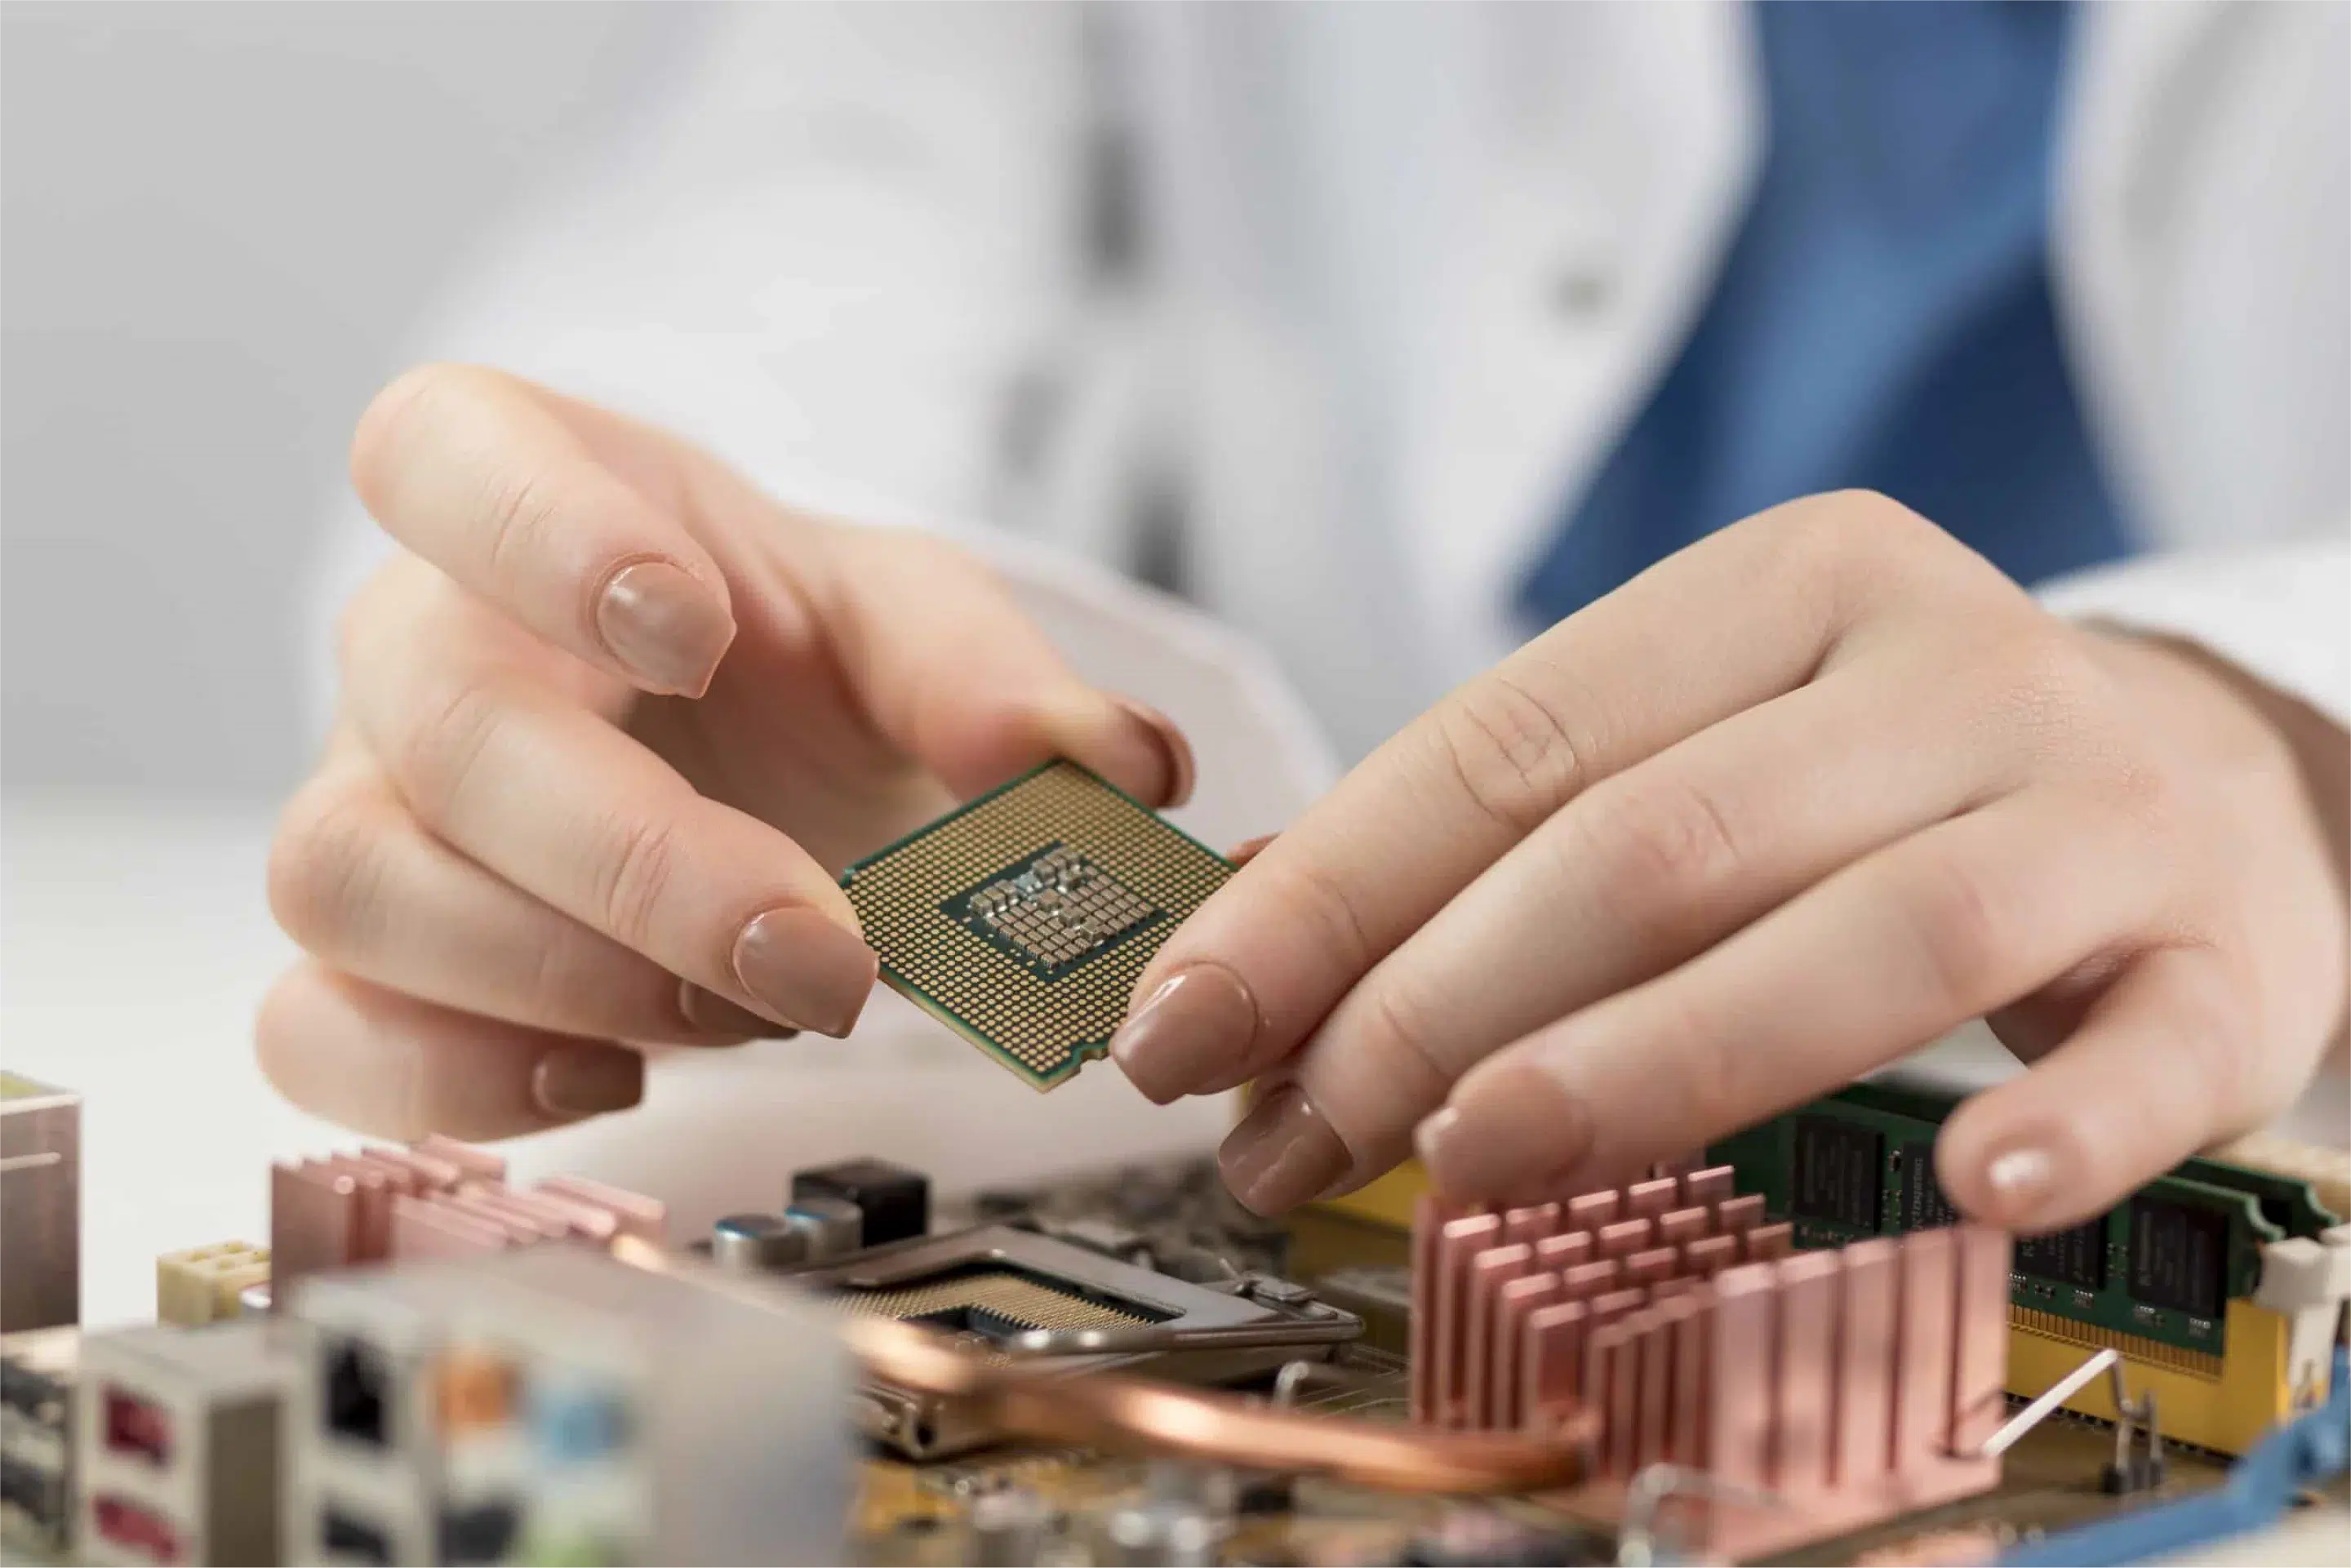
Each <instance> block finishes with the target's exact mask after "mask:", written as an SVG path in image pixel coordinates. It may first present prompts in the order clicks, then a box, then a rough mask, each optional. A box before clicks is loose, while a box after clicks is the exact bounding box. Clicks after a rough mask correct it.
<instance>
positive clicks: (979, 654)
mask: <svg viewBox="0 0 2351 1568" xmlns="http://www.w3.org/2000/svg"><path fill="white" fill-rule="evenodd" d="M822 532H823V534H824V536H825V544H824V547H823V554H824V555H825V556H826V558H827V559H826V560H825V562H824V569H825V570H823V573H822V577H823V580H822V582H821V583H820V584H818V585H813V586H816V587H817V588H818V590H819V591H818V592H817V594H816V595H814V597H817V598H818V599H819V600H820V602H821V604H822V610H821V612H820V613H821V615H822V617H823V619H824V621H825V622H826V626H827V631H828V632H829V633H830V639H831V643H832V644H833V647H834V650H835V652H836V653H837V655H838V656H839V658H840V659H841V668H842V674H843V675H844V676H845V678H846V679H847V681H848V682H849V684H850V685H851V687H852V690H853V691H854V693H855V695H856V696H857V698H858V700H859V701H860V702H861V703H862V705H863V707H864V709H865V712H866V715H867V716H868V718H869V719H870V720H871V721H872V724H873V726H874V727H876V728H877V729H879V730H880V731H881V732H882V734H883V736H884V737H886V738H888V739H889V740H890V741H891V742H892V743H893V745H895V746H897V747H899V748H900V749H901V750H903V751H904V752H905V753H906V754H908V755H909V756H911V757H913V758H915V759H916V760H917V761H919V762H920V763H922V764H923V765H924V766H925V768H928V769H929V770H930V771H931V772H932V773H934V774H935V775H936V776H937V777H938V778H939V779H941V780H942V781H943V782H945V783H946V786H947V788H948V789H952V790H953V791H954V792H955V793H956V795H958V796H963V797H968V796H972V795H976V794H979V793H981V792H982V791H984V790H987V789H993V788H994V787H995V786H997V785H998V784H1001V783H1002V782H1004V781H1005V780H1006V779H1010V778H1012V777H1014V776H1015V775H1017V774H1019V773H1021V772H1023V771H1025V770H1026V769H1028V768H1033V767H1035V766H1036V765H1037V764H1039V763H1040V762H1044V761H1046V760H1048V759H1050V758H1054V757H1066V758H1070V759H1071V761H1073V762H1077V763H1081V764H1082V765H1083V766H1085V767H1087V768H1092V770H1093V771H1094V772H1096V773H1098V774H1100V775H1102V778H1104V779H1108V780H1109V781H1110V782H1111V783H1113V784H1114V785H1116V786H1118V788H1120V789H1123V790H1125V791H1126V792H1127V793H1128V794H1130V795H1132V796H1134V798H1135V799H1136V800H1140V801H1142V802H1143V803H1144V804H1145V805H1147V806H1154V807H1168V806H1178V805H1181V804H1183V803H1184V801H1185V800H1188V799H1189V798H1190V796H1191V793H1192V782H1193V761H1192V747H1191V744H1190V742H1188V741H1187V740H1186V739H1185V737H1184V733H1183V731H1181V730H1179V729H1178V728H1176V727H1175V724H1174V722H1173V721H1171V720H1170V719H1169V718H1168V717H1167V716H1165V715H1164V714H1162V713H1160V712H1159V711H1158V710H1156V709H1155V708H1153V707H1150V706H1147V705H1145V704H1144V703H1141V702H1138V701H1136V700H1135V699H1134V698H1132V697H1128V696H1124V695H1120V694H1117V693H1113V692H1106V691H1103V690H1102V689H1101V688H1100V687H1098V686H1093V685H1088V684H1087V683H1086V682H1085V681H1083V680H1081V678H1080V677H1079V676H1078V674H1077V673H1076V672H1075V671H1073V670H1071V668H1070V666H1069V665H1068V664H1066V663H1064V662H1063V660H1062V659H1061V654H1060V653H1057V652H1055V651H1054V648H1053V645H1052V643H1050V642H1049V641H1048V640H1047V639H1046V637H1045V634H1044V632H1042V631H1041V630H1040V629H1039V627H1038V626H1037V624H1036V623H1035V622H1032V621H1031V620H1029V617H1028V615H1027V614H1026V612H1023V611H1022V610H1021V609H1020V608H1019V605H1018V604H1016V603H1014V601H1013V600H1012V597H1011V595H1010V594H1009V593H1008V591H1006V589H1005V587H1004V584H1003V583H1002V582H1001V581H1000V580H998V578H997V576H996V574H995V573H994V572H992V571H990V570H988V569H987V567H986V566H985V565H984V564H982V563H981V562H979V561H978V560H977V559H973V558H972V557H971V556H970V555H968V554H967V553H966V552H965V551H963V550H961V549H957V548H956V547H955V546H953V545H950V544H947V543H946V542H945V541H943V540H941V539H938V538H933V537H931V536H928V535H924V534H916V533H910V532H904V531H901V530H898V529H895V528H856V527H846V526H841V525H828V526H826V527H824V528H823V529H822Z"/></svg>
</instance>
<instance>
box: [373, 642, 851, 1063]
mask: <svg viewBox="0 0 2351 1568" xmlns="http://www.w3.org/2000/svg"><path fill="white" fill-rule="evenodd" d="M466 613H467V610H466V607H465V606H464V605H462V604H461V605H456V606H444V607H442V610H441V612H439V613H424V614H421V615H420V616H419V618H418V622H419V623H420V624H421V625H422V626H423V627H424V628H425V629H426V630H427V631H428V632H430V634H429V635H425V636H423V637H414V636H411V637H404V638H403V637H402V631H403V627H402V623H401V622H398V621H396V620H388V621H386V622H382V623H371V625H369V626H367V627H364V628H362V629H361V630H360V632H356V633H355V635H360V636H372V637H384V638H392V639H395V640H396V641H395V642H394V643H392V644H390V645H386V646H381V647H378V648H376V649H373V650H372V651H369V650H361V651H360V654H359V656H355V657H354V658H353V659H352V660H351V661H350V674H349V676H348V683H349V691H348V700H349V703H350V715H351V717H352V720H353V723H354V725H355V727H356V728H357V730H358V731H359V733H360V736H361V737H363V738H364V739H365V741H366V743H367V746H368V748H369V749H370V750H371V752H373V753H374V754H375V756H376V757H377V758H381V761H382V764H383V767H384V770H385V772H386V774H387V775H388V776H389V777H390V779H392V784H393V787H394V788H395V789H398V790H399V792H400V795H401V798H402V800H403V801H404V802H405V803H406V805H407V807H408V809H409V810H410V811H411V812H412V813H413V815H414V816H415V817H416V819H417V821H419V822H420V823H421V824H422V825H423V827H424V828H425V830H426V831H429V832H431V833H432V834H433V835H434V837H436V838H438V839H440V840H442V841H444V842H445V843H447V844H449V845H450V846H451V847H453V848H454V849H455V850H457V851H458V852H461V853H463V854H465V856H467V857H468V858H470V859H472V860H474V861H475V862H478V863H480V864H481V865H483V866H485V867H486V868H488V869H489V870H490V871H491V872H493V873H496V874H497V875H498V876H499V877H500V878H502V879H504V880H505V881H507V882H508V883H512V884H514V885H515V886H516V887H517V888H519V889H521V890H522V891H523V892H525V893H527V894H530V895H531V896H532V897H534V898H537V899H538V900H539V901H540V902H542V903H545V904H550V905H552V906H553V907H554V908H556V909H558V910H559V911H561V912H562V913H564V914H566V915H569V916H571V918H573V919H574V920H577V921H580V923H582V924H583V925H588V926H589V927H590V928H591V929H593V930H596V931H599V932H601V933H602V934H604V935H605V936H609V937H611V938H612V939H613V940H614V941H617V942H619V943H620V944H621V945H622V946H626V947H629V948H632V949H633V950H635V951H636V952H638V953H641V954H643V956H646V957H647V958H650V959H652V960H653V962H654V963H655V964H658V965H659V966H661V967H663V968H665V969H667V970H669V971H670V972H671V973H673V974H675V975H679V976H682V977H684V978H685V979H688V980H691V981H693V982H694V983H695V984H696V985H698V986H701V987H703V988H705V989H707V990H711V991H715V992H716V993H717V994H719V995H720V996H723V997H726V998H729V999H730V1000H732V1001H735V1002H737V1004H739V1005H742V1006H745V1007H748V1008H750V1009H752V1010H753V1011H755V1012H758V1013H760V1014H762V1015H763V1016H766V1017H768V1018H771V1019H774V1020H775V1021H776V1022H778V1023H781V1024H785V1025H788V1026H790V1027H792V1028H796V1029H808V1030H817V1031H819V1032H820V1033H824V1034H832V1035H841V1034H846V1033H847V1032H848V1031H849V1030H850V1028H851V1026H852V1024H854V1023H855V1021H856V1019H857V1015H858V1013H859V1011H860V1010H861V1009H862V1008H863V1006H864V1001H865V997H866V995H867V993H868V992H869V991H870V990H871V989H872V983H873V977H874V972H875V959H874V956H873V952H872V949H871V948H869V947H867V946H865V944H864V942H863V940H862V938H861V937H860V936H858V935H857V922H856V916H855V915H854V914H852V912H851V910H850V907H849V902H848V900H847V899H846V898H845V897H844V896H842V894H841V890H840V888H839V887H838V886H837V885H835V883H834V882H833V879H832V878H831V875H829V874H828V873H826V872H825V870H824V869H823V867H821V866H820V865H819V864H818V863H817V862H815V861H814V860H812V859H811V858H810V856H809V855H808V854H807V853H806V852H804V851H803V850H802V849H801V848H800V847H799V845H798V844H796V843H794V842H793V841H791V840H790V839H789V838H788V837H786V836H785V835H784V834H782V833H779V832H778V831H776V830H775V829H773V828H771V827H769V826H768V824H766V823H765V822H762V821H758V819H757V818H755V817H752V816H749V815H747V814H746V813H745V812H742V811H738V810H735V809H734V808H732V807H730V806H725V805H721V804H720V803H718V802H717V801H715V800H707V799H705V797H703V796H701V795H699V794H697V793H695V790H694V789H693V788H692V787H691V786H690V785H688V784H687V783H686V781H685V780H684V779H682V778H680V777H679V776H678V775H677V773H676V772H675V771H674V770H673V769H672V768H670V767H669V766H668V765H667V764H665V763H664V762H663V761H662V760H661V759H660V758H657V757H655V756H654V755H653V753H652V752H650V751H648V750H646V749H645V748H644V747H643V746H642V745H640V744H639V743H638V742H636V741H635V740H633V739H632V738H631V737H628V736H626V735H623V734H622V733H621V732H620V731H619V730H617V729H614V728H613V727H611V726H610V725H608V724H606V723H604V722H603V721H602V720H601V719H600V718H598V717H597V716H595V715H593V714H591V713H590V712H589V711H587V710H586V709H584V708H583V707H581V706H579V704H578V703H577V702H574V701H569V700H566V699H564V698H563V697H561V696H559V695H557V694H554V693H552V692H550V691H549V689H548V688H547V687H546V686H544V685H540V684H538V683H536V682H534V681H532V680H530V679H529V678H528V676H527V675H526V674H525V673H523V672H521V671H519V670H517V668H515V667H514V666H513V665H512V664H503V663H501V662H499V661H497V660H496V659H495V658H492V657H489V656H486V654H484V653H481V652H480V651H479V650H480V647H481V643H480V642H479V641H478V640H475V639H471V638H468V637H466V636H465V635H464V634H463V621H464V617H465V614H466ZM473 613H476V614H485V615H486V614H487V613H488V612H487V611H486V610H479V609H475V610H474V611H473Z"/></svg>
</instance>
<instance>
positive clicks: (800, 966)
mask: <svg viewBox="0 0 2351 1568" xmlns="http://www.w3.org/2000/svg"><path fill="white" fill-rule="evenodd" d="M880 968H881V960H880V959H878V958H876V957H875V956H873V949H872V948H871V947H868V946H866V945H865V944H864V942H862V940H860V939H859V937H858V936H857V934H856V933H855V932H853V931H846V930H843V929H842V928H841V927H840V926H838V925H834V924H833V923H832V922H831V921H830V920H827V919H826V918H825V917H824V916H823V915H819V914H818V913H817V912H816V911H815V910H813V909H770V910H768V912H767V913H766V914H765V915H756V916H754V917H753V918H752V920H751V922H750V924H749V925H746V926H744V927H743V934H742V935H741V936H737V937H736V938H735V977H736V978H737V979H738V980H740V981H742V982H743V988H744V989H745V990H747V991H748V992H750V993H751V998H752V999H753V1000H754V1001H756V1002H758V1004H759V1005H760V1006H761V1007H763V1008H765V1009H768V1011H769V1012H771V1013H772V1014H774V1015H775V1019H776V1021H777V1022H778V1023H780V1024H783V1025H785V1026H786V1027H787V1028H790V1029H812V1030H816V1032H817V1033H819V1034H829V1035H831V1036H833V1037H835V1038H836V1039H838V1038H839V1037H840V1036H842V1035H845V1034H847V1033H848V1032H849V1031H850V1030H851V1029H852V1028H853V1027H855V1025H856V1023H857V1015H858V1014H859V1013H861V1012H862V1011H864V1010H865V998H866V996H867V994H868V993H870V992H871V991H872V989H873V977H874V976H875V975H876V974H877V973H879V972H880Z"/></svg>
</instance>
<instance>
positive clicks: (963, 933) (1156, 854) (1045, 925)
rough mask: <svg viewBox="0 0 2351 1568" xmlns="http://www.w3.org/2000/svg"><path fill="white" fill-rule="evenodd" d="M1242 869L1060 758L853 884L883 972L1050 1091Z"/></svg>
mask: <svg viewBox="0 0 2351 1568" xmlns="http://www.w3.org/2000/svg"><path fill="white" fill-rule="evenodd" d="M1231 874H1232V867H1231V866H1230V865H1228V863H1227V862H1225V861H1224V860H1223V858H1222V857H1220V856H1218V855H1217V854H1216V853H1215V852H1213V851H1211V850H1209V849H1207V847H1205V846H1204V845H1202V844H1200V843H1199V842H1197V841H1195V840H1194V839H1192V838H1190V837H1189V836H1187V835H1186V834H1185V833H1184V832H1183V831H1181V830H1179V829H1177V828H1176V827H1175V826H1174V825H1173V824H1172V823H1170V822H1168V821H1166V820H1165V819H1164V818H1162V817H1160V816H1159V815H1157V814H1156V813H1155V812H1153V811H1151V810H1147V809H1145V808H1144V807H1143V806H1140V805H1138V804H1136V803H1135V802H1134V800H1131V799H1129V798H1128V797H1127V796H1125V795H1124V794H1122V793H1121V792H1120V791H1119V790H1117V789H1113V787H1112V786H1110V785H1108V784H1106V783H1104V782H1102V780H1101V779H1097V778H1096V777H1094V775H1092V773H1089V772H1088V771H1086V769H1084V768H1081V767H1079V766H1078V765H1077V764H1076V763H1074V762H1068V761H1057V762H1049V763H1046V764H1045V765H1044V766H1043V767H1041V768H1037V769H1035V770H1034V771H1032V772H1029V773H1026V774H1023V775H1022V776H1021V777H1019V778H1018V779H1014V780H1013V781H1012V782H1011V783H1009V784H1007V785H1005V786H1003V787H1002V788H1001V789H995V790H991V791H990V792H989V793H987V794H986V795H982V796H980V797H979V798H978V799H977V800H973V801H971V802H969V803H968V804H967V805H965V806H962V807H960V808H958V809H957V810H954V811H952V812H949V813H948V814H947V815H946V816H944V817H942V818H940V819H939V820H938V821H935V822H933V823H931V824H930V825H929V826H928V827H926V828H922V829H919V830H917V831H915V832H914V833H911V834H909V835H908V836H907V837H905V838H903V839H901V840H899V841H897V842H896V843H894V844H892V845H891V846H890V847H889V848H888V849H885V850H883V851H882V852H879V853H877V854H873V855H869V856H867V857H866V858H865V859H863V860H862V861H859V862H857V863H856V864H855V865H852V866H851V867H850V868H849V869H848V870H847V871H845V872H843V873H841V886H842V887H843V888H845V889H847V890H848V893H849V902H850V905H851V907H852V908H853V909H855V910H856V911H857V918H858V920H859V922H860V923H861V924H862V925H863V927H864V931H865V940H866V941H867V942H868V943H870V944H872V947H873V950H874V951H875V952H877V953H879V954H880V955H881V956H882V978H883V980H885V981H887V982H888V983H889V984H890V985H891V986H893V987H894V988H896V989H898V990H899V991H902V992H904V994H905V995H906V996H907V997H909V998H913V1000H914V1001H915V1002H916V1003H918V1004H919V1005H920V1006H922V1007H923V1008H924V1009H925V1010H927V1011H928V1012H930V1013H932V1014H933V1015H934V1016H935V1017H936V1018H938V1019H940V1020H941V1021H942V1022H944V1023H946V1025H947V1026H948V1027H949V1028H951V1029H953V1030H956V1032H957V1033H958V1034H961V1035H963V1036H965V1037H966V1038H967V1039H968V1040H971V1041H972V1042H973V1043H974V1044H976V1045H977V1046H978V1047H979V1048H980V1049H981V1050H983V1051H987V1053H988V1054H989V1055H991V1056H993V1057H995V1058H996V1059H997V1060H998V1061H1001V1062H1002V1063H1004V1065H1005V1066H1007V1067H1008V1068H1010V1069H1011V1070H1012V1071H1015V1072H1017V1073H1019V1075H1020V1076H1021V1077H1022V1078H1025V1079H1027V1080H1028V1081H1029V1083H1030V1084H1031V1085H1033V1086H1034V1087H1036V1088H1038V1089H1040V1090H1044V1089H1051V1088H1054V1087H1055V1086H1057V1085H1059V1084H1061V1082H1064V1081H1066V1080H1067V1079H1069V1078H1071V1076H1073V1075H1074V1074H1075V1073H1076V1072H1077V1071H1078V1069H1079V1068H1081V1067H1082V1066H1084V1065H1085V1063H1086V1061H1087V1060H1088V1059H1089V1058H1092V1057H1096V1056H1100V1055H1102V1053H1103V1051H1106V1050H1108V1049H1109V1046H1110V1037H1111V1032H1112V1031H1113V1030H1115V1029H1117V1027H1118V1025H1119V1020H1120V1019H1123V1018H1124V1017H1125V1016H1126V1004H1127V998H1128V997H1129V996H1130V995H1131V994H1133V992H1134V982H1135V978H1136V977H1138V976H1139V975H1141V974H1142V973H1143V968H1144V965H1146V964H1148V963H1149V962H1150V961H1151V956H1152V954H1154V953H1155V952H1157V951H1158V949H1159V945H1160V944H1161V943H1162V942H1165V940H1166V939H1167V936H1168V934H1169V933H1170V932H1172V931H1174V930H1175V927H1176V925H1178V924H1180V923H1181V922H1182V920H1183V919H1184V917H1185V916H1186V915H1189V914H1191V913H1192V911H1193V910H1195V909H1196V908H1198V907H1199V906H1200V904H1202V903H1204V902H1205V901H1206V900H1207V896H1208V894H1212V893H1214V892H1215V891H1216V890H1217V887H1218V886H1220V885H1221V884H1222V883H1224V880H1225V879H1226V878H1227V877H1228V876H1230V875H1231Z"/></svg>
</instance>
